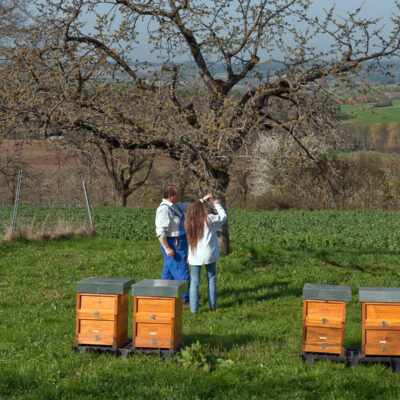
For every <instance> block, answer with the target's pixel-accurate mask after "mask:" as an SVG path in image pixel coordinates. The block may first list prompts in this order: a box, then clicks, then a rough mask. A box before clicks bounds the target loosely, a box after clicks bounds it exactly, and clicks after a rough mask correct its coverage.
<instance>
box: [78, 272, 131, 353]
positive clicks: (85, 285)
mask: <svg viewBox="0 0 400 400" xmlns="http://www.w3.org/2000/svg"><path fill="white" fill-rule="evenodd" d="M132 282H133V281H132V280H131V279H119V278H88V279H85V280H83V281H80V282H78V286H77V297H76V329H75V344H76V345H82V344H85V345H96V346H99V345H100V346H111V347H112V348H113V349H116V348H118V347H121V346H122V345H123V344H124V343H125V342H126V341H127V338H128V336H127V334H128V308H129V289H130V286H131V284H132Z"/></svg>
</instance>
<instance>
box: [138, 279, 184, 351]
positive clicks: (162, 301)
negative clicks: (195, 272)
mask: <svg viewBox="0 0 400 400" xmlns="http://www.w3.org/2000/svg"><path fill="white" fill-rule="evenodd" d="M187 290H188V281H178V280H161V279H155V280H152V279H144V280H142V281H140V282H138V283H135V284H134V285H132V296H133V330H132V351H133V352H134V353H146V354H149V353H161V354H163V355H164V356H165V354H164V353H165V352H168V354H170V355H171V354H173V353H175V352H176V351H177V350H179V348H180V347H181V346H182V294H183V293H184V292H186V291H187Z"/></svg>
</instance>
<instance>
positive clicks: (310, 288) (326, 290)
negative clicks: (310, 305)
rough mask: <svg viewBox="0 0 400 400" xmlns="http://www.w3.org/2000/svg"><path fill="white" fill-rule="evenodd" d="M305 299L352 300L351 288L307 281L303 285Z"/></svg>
mask: <svg viewBox="0 0 400 400" xmlns="http://www.w3.org/2000/svg"><path fill="white" fill-rule="evenodd" d="M303 299H307V300H332V301H350V300H351V290H350V287H349V286H339V285H315V284H312V283H306V284H305V285H304V287H303Z"/></svg>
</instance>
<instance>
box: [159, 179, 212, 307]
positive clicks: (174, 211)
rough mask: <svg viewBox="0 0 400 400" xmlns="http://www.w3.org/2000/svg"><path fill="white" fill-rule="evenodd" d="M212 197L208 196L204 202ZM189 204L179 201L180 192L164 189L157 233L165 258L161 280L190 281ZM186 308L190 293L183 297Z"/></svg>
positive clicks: (167, 187) (174, 189) (169, 187)
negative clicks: (188, 246)
mask: <svg viewBox="0 0 400 400" xmlns="http://www.w3.org/2000/svg"><path fill="white" fill-rule="evenodd" d="M211 197H212V196H211V194H207V195H206V196H204V198H203V199H202V201H207V200H208V199H210V198H211ZM187 206H188V203H181V202H180V201H179V190H178V188H177V187H176V186H173V185H168V186H166V187H165V189H164V193H163V200H162V202H161V204H160V205H159V207H158V208H157V212H156V233H157V237H158V240H159V241H160V247H161V252H162V254H163V256H164V267H163V271H162V275H161V279H166V280H172V279H174V280H175V279H176V280H184V281H189V266H188V263H187V239H186V233H185V229H184V227H183V223H184V220H185V215H184V212H185V211H186V209H187ZM182 301H183V304H184V306H186V307H187V306H189V292H185V293H184V294H183V295H182Z"/></svg>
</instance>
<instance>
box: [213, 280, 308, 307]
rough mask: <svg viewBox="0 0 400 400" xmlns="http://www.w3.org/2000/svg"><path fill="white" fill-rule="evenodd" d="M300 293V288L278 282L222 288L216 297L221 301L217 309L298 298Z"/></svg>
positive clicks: (301, 291) (301, 289) (301, 290)
mask: <svg viewBox="0 0 400 400" xmlns="http://www.w3.org/2000/svg"><path fill="white" fill-rule="evenodd" d="M302 293H303V288H302V287H290V286H289V283H288V282H280V281H274V282H272V283H269V284H265V283H259V284H257V285H252V286H247V287H243V286H241V287H235V288H222V289H221V290H218V297H219V298H220V299H221V301H220V302H219V303H218V308H230V307H232V306H237V305H242V304H249V303H253V302H265V301H268V300H274V299H278V298H281V297H287V296H295V297H298V296H301V295H302Z"/></svg>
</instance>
